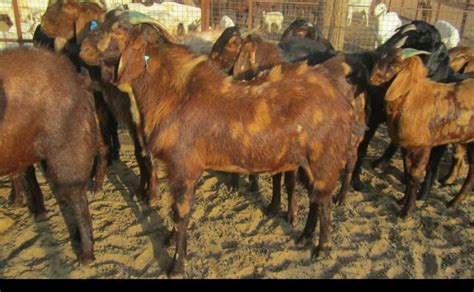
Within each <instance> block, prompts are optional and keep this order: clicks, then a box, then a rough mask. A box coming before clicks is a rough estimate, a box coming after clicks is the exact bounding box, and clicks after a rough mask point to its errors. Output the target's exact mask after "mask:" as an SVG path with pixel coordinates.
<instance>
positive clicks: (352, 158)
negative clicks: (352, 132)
mask: <svg viewBox="0 0 474 292" xmlns="http://www.w3.org/2000/svg"><path fill="white" fill-rule="evenodd" d="M350 151H351V152H352V153H350V154H349V157H348V159H347V162H346V168H345V171H344V179H343V181H342V185H341V190H340V191H339V193H338V194H337V196H336V199H335V203H336V204H337V205H338V206H340V205H342V204H344V203H345V201H346V197H347V193H348V192H349V188H350V186H351V180H352V173H353V172H354V167H355V164H356V161H357V153H356V152H355V151H353V150H352V149H351V150H350Z"/></svg>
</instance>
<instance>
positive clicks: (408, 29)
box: [400, 23, 416, 33]
mask: <svg viewBox="0 0 474 292" xmlns="http://www.w3.org/2000/svg"><path fill="white" fill-rule="evenodd" d="M413 30H416V25H414V24H413V23H411V24H408V25H406V26H405V27H404V28H403V29H401V30H400V33H406V32H409V31H413Z"/></svg>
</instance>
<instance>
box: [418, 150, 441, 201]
mask: <svg viewBox="0 0 474 292" xmlns="http://www.w3.org/2000/svg"><path fill="white" fill-rule="evenodd" d="M445 151H446V146H438V147H435V148H433V150H432V151H431V154H430V160H429V162H428V167H427V168H426V175H425V180H424V182H423V185H422V186H421V190H420V192H419V193H418V196H417V198H418V200H422V201H425V200H426V198H428V195H429V194H430V192H431V189H432V188H433V184H434V181H435V179H436V177H437V176H438V172H439V163H440V162H441V157H442V156H443V153H444V152H445Z"/></svg>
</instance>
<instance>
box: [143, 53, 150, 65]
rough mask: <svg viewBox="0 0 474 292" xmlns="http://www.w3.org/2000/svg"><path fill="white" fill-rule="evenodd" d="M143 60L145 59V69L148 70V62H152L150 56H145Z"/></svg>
mask: <svg viewBox="0 0 474 292" xmlns="http://www.w3.org/2000/svg"><path fill="white" fill-rule="evenodd" d="M143 58H144V59H145V68H148V60H150V56H148V55H145V56H144V57H143Z"/></svg>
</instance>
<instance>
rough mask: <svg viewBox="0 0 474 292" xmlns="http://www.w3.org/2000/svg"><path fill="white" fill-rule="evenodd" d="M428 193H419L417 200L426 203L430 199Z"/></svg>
mask: <svg viewBox="0 0 474 292" xmlns="http://www.w3.org/2000/svg"><path fill="white" fill-rule="evenodd" d="M428 194H429V193H428V192H419V193H418V195H417V196H416V199H417V200H418V201H426V199H427V198H428Z"/></svg>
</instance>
